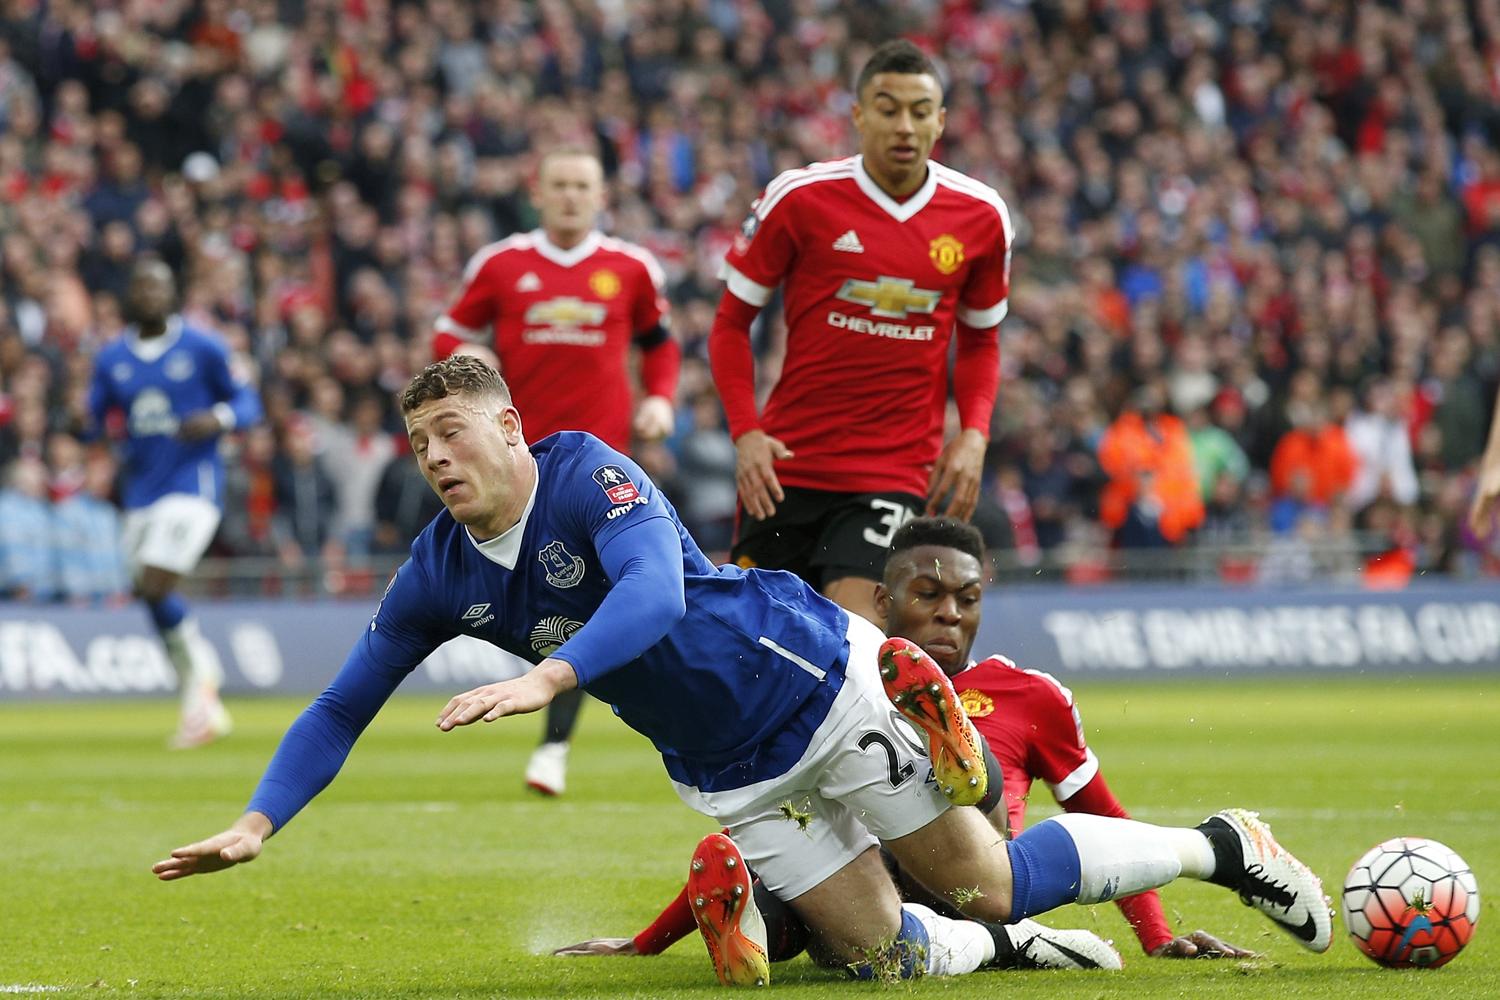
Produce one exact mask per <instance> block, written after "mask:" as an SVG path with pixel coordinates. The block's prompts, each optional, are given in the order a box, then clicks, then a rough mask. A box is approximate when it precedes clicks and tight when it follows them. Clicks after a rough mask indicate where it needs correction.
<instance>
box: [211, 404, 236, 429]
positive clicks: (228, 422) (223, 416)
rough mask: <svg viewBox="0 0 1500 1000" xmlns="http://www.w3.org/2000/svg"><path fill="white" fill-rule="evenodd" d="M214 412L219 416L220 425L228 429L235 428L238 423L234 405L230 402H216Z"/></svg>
mask: <svg viewBox="0 0 1500 1000" xmlns="http://www.w3.org/2000/svg"><path fill="white" fill-rule="evenodd" d="M213 414H214V416H216V417H218V418H219V426H221V427H223V428H224V429H225V430H226V431H232V430H234V426H235V423H236V421H235V419H234V407H232V406H230V405H229V404H228V403H215V404H214V409H213Z"/></svg>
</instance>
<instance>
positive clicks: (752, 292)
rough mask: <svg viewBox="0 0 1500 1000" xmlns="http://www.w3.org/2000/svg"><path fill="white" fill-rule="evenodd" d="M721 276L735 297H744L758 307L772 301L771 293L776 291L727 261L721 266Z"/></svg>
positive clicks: (743, 298)
mask: <svg viewBox="0 0 1500 1000" xmlns="http://www.w3.org/2000/svg"><path fill="white" fill-rule="evenodd" d="M719 277H721V278H723V279H724V284H726V285H728V286H729V291H730V292H731V293H732V294H733V295H734V297H735V298H737V299H742V300H744V301H745V302H748V303H749V304H750V305H752V306H755V307H756V308H757V309H759V308H761V307H763V306H764V305H765V304H766V303H767V302H770V301H771V294H772V293H773V292H775V291H776V289H774V288H767V287H766V286H765V285H762V284H760V283H759V282H757V281H751V280H750V279H749V278H747V277H745V276H744V275H743V274H741V273H740V272H739V271H736V270H735V269H734V268H733V267H732V266H730V264H729V263H728V262H727V261H726V262H725V263H724V265H723V266H722V267H721V268H719Z"/></svg>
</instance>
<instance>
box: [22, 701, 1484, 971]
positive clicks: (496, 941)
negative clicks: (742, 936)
mask: <svg viewBox="0 0 1500 1000" xmlns="http://www.w3.org/2000/svg"><path fill="white" fill-rule="evenodd" d="M1075 690H1076V693H1077V694H1078V696H1079V702H1080V705H1081V706H1082V709H1083V716H1084V721H1085V724H1086V726H1087V727H1088V731H1089V734H1090V741H1091V743H1092V745H1093V747H1094V749H1095V750H1096V752H1097V753H1098V755H1099V757H1100V760H1101V761H1102V763H1103V767H1104V771H1105V774H1106V775H1107V776H1108V777H1109V780H1110V781H1111V783H1112V784H1113V786H1114V788H1115V790H1116V792H1117V793H1118V794H1119V796H1120V798H1121V800H1122V801H1123V802H1124V803H1125V804H1126V806H1127V808H1129V809H1131V810H1132V811H1133V813H1134V814H1135V815H1136V816H1137V817H1139V818H1141V819H1146V820H1150V821H1155V822H1160V823H1170V824H1187V823H1193V822H1196V821H1198V820H1199V819H1201V818H1202V817H1203V816H1204V815H1206V814H1207V813H1209V812H1211V811H1213V810H1215V809H1217V808H1220V807H1222V806H1226V805H1243V806H1247V807H1250V808H1256V809H1259V810H1261V811H1262V813H1263V815H1264V816H1266V818H1267V819H1269V820H1270V821H1271V822H1272V823H1273V824H1274V826H1275V829H1276V831H1277V833H1278V835H1279V836H1280V837H1281V839H1282V840H1283V842H1284V843H1286V844H1287V845H1288V846H1289V847H1290V848H1292V849H1293V850H1294V851H1296V852H1297V853H1298V854H1299V855H1300V856H1301V857H1302V858H1303V859H1305V860H1306V861H1307V862H1308V863H1309V864H1310V865H1312V867H1313V868H1314V869H1315V870H1316V871H1317V872H1318V873H1319V874H1320V875H1321V876H1322V877H1323V879H1324V881H1325V883H1326V884H1327V886H1328V888H1329V891H1330V892H1332V893H1334V894H1335V895H1337V890H1338V887H1339V885H1340V884H1341V883H1342V880H1343V876H1344V873H1345V872H1346V871H1347V870H1348V867H1349V865H1350V864H1351V863H1352V862H1353V860H1354V859H1355V858H1356V857H1357V856H1358V855H1359V854H1360V853H1361V852H1362V851H1363V850H1364V849H1365V848H1367V847H1369V846H1371V845H1372V844H1374V843H1376V842H1377V841H1379V840H1381V839H1383V838H1385V837H1387V836H1391V835H1395V834H1412V835H1421V836H1429V837H1434V838H1436V839H1439V840H1442V841H1444V842H1446V843H1447V844H1448V845H1449V846H1451V847H1453V848H1454V849H1455V850H1457V851H1458V852H1459V853H1460V854H1462V855H1463V856H1464V857H1465V858H1466V859H1467V860H1468V861H1469V863H1470V864H1471V865H1472V866H1473V867H1474V869H1475V871H1476V873H1477V876H1478V880H1479V885H1480V890H1481V895H1482V897H1483V899H1484V906H1483V910H1482V913H1481V917H1480V920H1479V926H1478V930H1477V933H1476V935H1475V939H1474V940H1473V941H1472V942H1471V944H1470V946H1469V948H1468V950H1467V951H1466V952H1465V953H1464V954H1463V955H1461V956H1459V958H1458V959H1457V960H1456V961H1454V962H1453V963H1452V964H1451V965H1450V966H1448V967H1447V968H1445V969H1441V970H1437V971H1434V972H1402V973H1398V972H1389V971H1385V970H1381V969H1378V968H1376V967H1375V966H1374V965H1372V964H1371V963H1369V962H1368V961H1367V960H1366V959H1365V958H1364V957H1363V956H1361V955H1360V954H1358V953H1357V952H1356V951H1355V950H1354V948H1353V946H1352V945H1351V944H1350V943H1349V942H1348V940H1347V938H1346V937H1345V934H1344V929H1343V923H1342V920H1341V919H1337V918H1336V921H1335V940H1334V946H1333V948H1332V950H1331V951H1330V952H1329V953H1328V954H1326V955H1310V954H1307V953H1306V952H1303V951H1302V950H1301V949H1300V948H1298V947H1297V946H1296V944H1295V943H1294V942H1293V941H1292V939H1291V938H1289V937H1287V936H1286V935H1284V934H1281V933H1279V932H1275V931H1273V930H1271V929H1270V925H1269V924H1267V923H1266V922H1265V921H1264V920H1263V919H1262V918H1261V917H1259V916H1258V915H1257V914H1255V913H1254V912H1252V911H1250V910H1248V909H1246V908H1245V907H1243V906H1241V905H1240V904H1239V903H1238V902H1237V901H1236V900H1235V899H1234V898H1233V897H1232V896H1230V895H1229V894H1227V893H1225V892H1224V891H1223V890H1220V889H1216V888H1214V887H1211V886H1204V885H1199V884H1195V883H1179V884H1177V885H1174V886H1172V887H1170V888H1168V889H1167V890H1166V892H1165V893H1164V899H1165V901H1166V907H1167V912H1168V916H1169V917H1170V918H1171V919H1172V920H1173V921H1174V923H1175V926H1177V927H1178V928H1179V929H1184V930H1191V929H1193V928H1196V927H1203V928H1206V929H1208V930H1210V931H1213V932H1215V933H1218V934H1220V935H1221V936H1223V937H1225V938H1227V939H1228V940H1231V941H1235V942H1237V943H1240V944H1244V945H1247V946H1250V947H1253V948H1256V949H1259V950H1262V951H1264V952H1265V956H1266V957H1264V958H1262V959H1260V960H1256V961H1251V962H1242V963H1240V962H1236V963H1228V962H1207V961H1200V962H1166V961H1158V960H1151V959H1147V958H1145V957H1144V956H1143V955H1142V954H1141V953H1140V950H1139V948H1138V947H1137V946H1136V944H1135V939H1134V937H1133V936H1132V935H1131V934H1130V933H1129V930H1128V928H1127V927H1126V926H1125V924H1124V921H1123V920H1122V919H1121V917H1120V916H1119V913H1118V911H1117V910H1115V909H1114V907H1112V906H1100V907H1094V908H1090V909H1083V908H1077V907H1070V908H1066V909H1064V910H1062V911H1059V912H1058V913H1055V914H1052V915H1050V917H1049V918H1048V919H1049V921H1050V922H1052V923H1053V924H1054V925H1057V926H1064V925H1072V926H1084V927H1090V928H1093V929H1095V930H1097V931H1098V932H1099V933H1101V934H1103V935H1105V936H1106V937H1111V938H1113V939H1114V940H1115V941H1116V943H1117V944H1118V945H1119V946H1120V947H1121V951H1122V953H1123V954H1124V956H1125V959H1126V968H1125V970H1124V971H1123V972H1121V973H1115V974H1109V973H1092V974H1089V973H1048V972H1030V973H990V974H981V975H978V976H974V977H968V978H966V979H962V980H955V979H950V980H937V979H934V980H926V981H922V982H917V983H907V984H899V985H894V986H888V985H880V984H855V983H849V982H845V981H843V980H842V979H841V978H839V977H838V976H837V975H835V974H833V973H829V972H826V971H823V970H819V969H816V968H814V967H813V966H812V965H810V964H809V963H808V962H807V961H806V959H798V960H796V961H794V962H791V963H788V964H785V965H781V966H777V967H776V968H775V971H774V975H773V980H774V981H773V984H772V989H774V990H775V991H776V993H777V994H778V995H781V996H786V997H802V996H817V997H822V996H835V995H853V994H859V995H868V994H870V993H872V992H873V993H885V992H895V993H897V994H900V995H907V994H911V995H924V996H930V995H945V996H952V997H965V998H967V997H971V996H1003V997H1006V998H1026V997H1044V996H1045V997H1053V996H1060V995H1066V996H1069V997H1083V998H1094V997H1231V996H1232V997H1237V998H1238V997H1247V996H1251V997H1266V998H1278V997H1356V996H1358V997H1406V996H1409V997H1423V998H1426V997H1434V996H1437V997H1466V998H1467V997H1485V996H1500V915H1497V914H1496V913H1495V909H1496V905H1495V904H1496V899H1497V898H1500V677H1496V676H1485V677H1473V676H1471V677H1451V678H1445V677H1421V678H1390V679H1387V678H1337V679H1320V680H1319V681H1317V682H1316V683H1314V682H1311V681H1287V680H1269V679H1255V680H1248V681H1222V680H1221V681H1197V680H1191V679H1183V680H1180V681H1177V682H1173V683H1150V684H1142V683H1130V684H1127V683H1093V684H1088V685H1082V684H1080V685H1078V686H1077V687H1076V689H1075ZM442 700H443V699H442V698H439V697H428V696H406V697H399V698H397V699H396V700H395V701H393V702H392V704H391V705H389V706H388V707H387V708H386V710H385V712H384V713H383V714H382V715H381V717H380V718H379V719H377V720H376V722H375V724H374V725H373V726H372V727H371V729H370V731H369V732H368V733H367V734H366V736H365V737H364V739H363V740H362V741H361V743H360V745H359V746H358V747H357V748H356V750H355V753H354V755H353V757H352V758H351V760H350V762H349V764H348V765H347V766H346V768H345V770H344V773H343V774H342V775H341V776H340V778H339V779H338V780H337V781H336V782H335V783H334V785H333V786H332V787H331V788H330V789H329V791H328V792H326V793H325V794H324V795H323V796H322V797H321V798H320V799H319V800H318V801H316V802H315V803H314V804H313V805H312V806H311V807H310V808H309V809H308V810H307V811H306V812H304V813H303V814H302V815H301V816H300V817H298V818H297V819H296V820H295V821H294V822H293V823H292V824H291V825H290V826H289V827H288V828H287V830H286V831H285V832H284V833H283V834H281V835H279V836H277V837H276V838H275V839H273V840H272V841H271V842H270V843H269V844H268V847H267V850H266V853H265V854H263V855H262V857H261V859H260V860H259V861H257V862H255V863H254V864H252V865H249V866H245V867H241V868H239V869H236V870H232V871H229V872H225V873H221V874H218V875H213V876H209V877H199V878H192V879H188V880H186V881H183V882H177V883H172V884H162V883H158V882H156V881H155V880H154V879H153V878H152V877H151V876H150V874H149V872H148V867H149V865H150V864H151V862H152V861H154V860H156V859H157V858H159V857H162V856H164V855H165V853H166V852H167V851H168V850H169V849H170V848H171V847H173V846H175V845H178V844H181V843H186V842H187V841H189V840H192V839H196V838H198V837H199V836H206V835H208V834H210V833H214V832H216V831H218V830H219V829H221V828H223V827H224V826H226V825H227V824H228V823H229V821H231V820H232V819H233V818H234V817H235V816H236V815H238V813H239V811H240V809H241V807H242V805H243V803H244V801H245V799H246V798H247V796H248V794H249V792H250V790H251V788H252V786H253V784H254V781H255V779H256V777H257V776H258V775H259V773H260V769H261V767H262V766H263V764H264V763H265V761H266V759H267V758H268V756H269V755H270V753H271V751H272V749H273V748H274V746H275V743H276V740H277V739H278V738H279V736H280V734H281V732H282V731H283V729H284V728H285V727H286V725H287V724H288V723H289V722H290V721H291V720H292V718H293V717H294V716H295V714H296V712H297V711H299V710H300V708H301V707H302V702H301V701H297V702H293V701H291V700H283V699H277V700H240V701H238V702H234V703H232V708H233V710H234V712H235V714H236V717H237V719H238V723H239V729H238V731H237V732H236V733H235V735H234V736H233V737H232V738H231V739H229V740H228V741H227V742H225V743H223V744H220V745H217V746H213V747H209V748H206V749H204V750H199V751H195V752H191V753H186V754H180V753H179V754H174V753H170V752H169V751H167V750H166V749H164V738H165V736H166V735H167V732H168V730H169V729H170V727H171V725H172V724H173V721H174V706H173V705H171V704H169V703H166V702H160V701H158V702H115V703H88V704H48V705H17V704H7V705H0V851H3V852H4V856H5V861H4V864H3V866H0V995H4V994H8V993H18V992H20V990H21V988H23V987H25V988H28V989H31V990H35V989H37V988H38V987H54V988H56V989H55V990H54V991H52V992H50V993H47V994H44V995H88V996H97V995H118V996H130V997H426V996H434V997H492V996H507V997H512V996H513V997H592V996H632V997H678V996H706V995H709V994H710V993H714V992H716V991H718V989H719V987H718V986H717V984H716V983H715V981H714V978H713V974H712V971H711V969H710V967H709V965H708V962H707V959H706V957H705V955H704V952H703V948H702V945H701V943H700V942H699V941H698V940H697V938H696V936H694V937H693V938H690V939H689V940H686V941H683V942H681V943H680V944H678V945H677V946H675V947H674V948H672V949H671V950H670V951H669V952H668V953H667V954H666V955H664V956H662V957H660V958H654V959H645V958H603V959H555V958H551V957H550V956H549V955H548V954H547V952H548V950H549V949H550V948H552V947H555V946H559V945H563V944H567V943H570V942H572V941H575V940H578V939H582V938H585V937H591V936H597V935H606V934H610V935H625V934H629V933H633V932H634V931H636V930H637V929H638V928H639V927H641V926H643V924H644V922H645V921H646V920H647V919H649V918H650V917H651V916H653V915H654V914H655V912H656V909H657V907H658V905H659V904H661V903H663V902H664V901H665V900H667V899H668V898H670V896H671V895H672V894H673V893H675V892H676V890H677V889H678V887H679V886H680V885H681V880H682V878H683V876H684V874H685V870H686V866H687V859H688V855H689V853H690V851H691V850H692V847H693V844H694V842H695V841H696V839H697V837H698V836H700V835H701V834H703V833H705V832H707V831H708V830H710V829H711V826H710V824H709V822H708V821H707V820H706V819H703V818H701V817H699V816H697V815H695V814H694V813H692V812H690V811H689V810H688V809H687V808H685V807H684V806H682V805H681V804H679V803H678V802H677V800H676V798H675V796H674V795H673V793H672V791H671V788H670V787H669V785H668V783H667V780H666V778H665V776H664V774H663V772H662V769H661V766H660V764H659V762H658V761H657V760H656V759H655V757H654V755H653V754H652V752H651V749H650V747H649V745H648V744H647V743H646V741H645V740H644V739H642V738H641V737H638V736H636V735H635V734H634V733H631V732H630V731H629V730H627V729H626V728H625V727H624V726H622V725H621V724H620V723H619V722H618V721H616V720H615V719H613V718H612V717H611V716H610V714H609V712H608V711H607V710H606V709H604V708H603V707H602V706H600V705H598V704H590V705H589V706H588V707H587V709H586V710H585V716H584V719H583V725H582V728H581V731H580V738H579V742H578V745H577V747H576V748H575V750H574V754H573V767H572V771H571V775H570V781H571V787H570V788H569V792H568V795H567V796H566V797H565V798H563V799H561V800H557V801H544V800H541V799H539V798H536V797H534V796H532V795H530V794H529V793H527V792H525V791H524V790H523V789H522V788H521V780H520V771H521V768H522V766H523V764H524V761H525V758H526V755H527V753H528V751H529V750H530V747H531V744H532V742H533V740H534V739H535V738H536V734H537V730H538V720H536V719H534V718H532V719H519V720H507V721H504V722H501V723H497V724H493V725H488V726H481V727H477V728H475V729H470V730H462V731H458V732H454V733H448V734H442V733H439V732H438V731H437V730H436V729H435V728H434V727H433V725H432V721H433V718H434V717H435V715H436V713H437V710H438V708H439V707H440V705H441V703H442ZM1033 798H1034V800H1035V801H1036V803H1037V807H1035V808H1034V809H1033V812H1034V816H1033V819H1035V818H1037V817H1040V816H1042V815H1045V814H1046V813H1047V812H1048V811H1050V810H1048V809H1043V808H1041V806H1042V805H1043V804H1044V803H1046V802H1048V801H1050V800H1049V797H1048V795H1047V793H1046V790H1045V789H1044V788H1042V787H1040V786H1039V787H1038V788H1036V789H1035V790H1034V793H1033Z"/></svg>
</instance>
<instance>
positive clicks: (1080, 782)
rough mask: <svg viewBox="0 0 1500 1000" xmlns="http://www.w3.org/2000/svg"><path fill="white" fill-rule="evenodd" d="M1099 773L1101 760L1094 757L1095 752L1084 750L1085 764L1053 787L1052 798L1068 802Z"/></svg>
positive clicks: (1080, 765)
mask: <svg viewBox="0 0 1500 1000" xmlns="http://www.w3.org/2000/svg"><path fill="white" fill-rule="evenodd" d="M1098 773H1099V758H1098V757H1095V756H1094V751H1092V750H1090V749H1088V748H1087V747H1085V748H1084V751H1083V763H1082V764H1079V765H1078V766H1077V767H1076V768H1074V769H1073V773H1072V774H1070V775H1068V776H1067V777H1066V778H1064V779H1063V780H1061V781H1059V782H1058V783H1057V784H1055V785H1053V786H1052V796H1053V798H1055V799H1057V801H1059V802H1066V801H1068V800H1069V799H1071V798H1072V797H1073V796H1075V795H1077V794H1078V793H1079V792H1081V791H1083V786H1084V785H1087V784H1088V783H1089V782H1090V781H1093V780H1094V775H1096V774H1098Z"/></svg>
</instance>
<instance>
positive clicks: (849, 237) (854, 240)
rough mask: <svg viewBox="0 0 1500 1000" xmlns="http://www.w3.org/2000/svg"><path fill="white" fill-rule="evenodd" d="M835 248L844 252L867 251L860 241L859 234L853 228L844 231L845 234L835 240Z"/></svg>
mask: <svg viewBox="0 0 1500 1000" xmlns="http://www.w3.org/2000/svg"><path fill="white" fill-rule="evenodd" d="M833 248H834V249H835V250H841V251H843V252H844V253H864V252H865V245H864V244H863V243H861V242H860V241H859V234H858V233H856V232H855V231H854V230H852V229H851V230H849V231H848V232H846V233H844V235H843V236H840V237H839V238H838V239H836V240H834V241H833Z"/></svg>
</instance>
